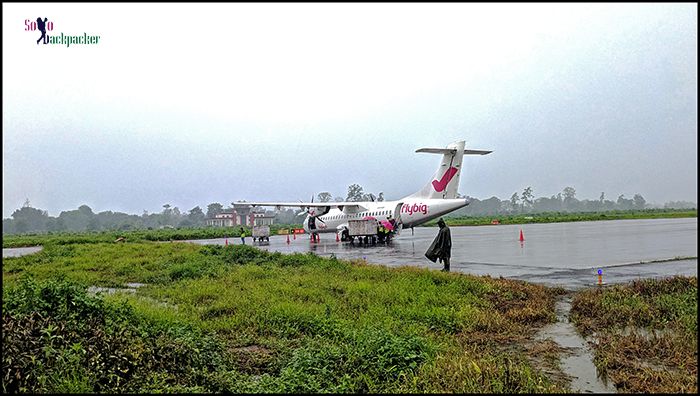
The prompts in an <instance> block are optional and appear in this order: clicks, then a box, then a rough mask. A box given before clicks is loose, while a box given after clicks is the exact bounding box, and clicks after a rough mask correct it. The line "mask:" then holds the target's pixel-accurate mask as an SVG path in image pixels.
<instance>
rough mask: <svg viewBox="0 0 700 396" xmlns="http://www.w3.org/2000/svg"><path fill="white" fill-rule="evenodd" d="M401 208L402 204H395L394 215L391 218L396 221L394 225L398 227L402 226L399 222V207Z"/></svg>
mask: <svg viewBox="0 0 700 396" xmlns="http://www.w3.org/2000/svg"><path fill="white" fill-rule="evenodd" d="M402 206H403V202H399V203H398V204H396V207H395V208H394V214H393V215H392V217H393V218H394V219H395V220H396V225H397V226H399V225H401V224H402V221H401V207H402Z"/></svg>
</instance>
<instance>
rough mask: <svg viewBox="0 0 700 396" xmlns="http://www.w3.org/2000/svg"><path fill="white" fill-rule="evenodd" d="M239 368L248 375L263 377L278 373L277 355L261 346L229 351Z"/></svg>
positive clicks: (249, 346)
mask: <svg viewBox="0 0 700 396" xmlns="http://www.w3.org/2000/svg"><path fill="white" fill-rule="evenodd" d="M229 352H230V353H231V356H232V357H233V359H234V361H235V362H236V365H237V366H238V368H239V369H240V370H241V371H242V372H244V373H247V374H253V375H261V374H264V373H273V372H275V371H276V367H275V361H276V356H275V353H274V352H273V351H272V350H270V349H267V348H265V347H263V346H260V345H248V346H244V347H236V348H231V349H229Z"/></svg>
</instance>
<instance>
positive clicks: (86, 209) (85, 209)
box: [78, 205, 95, 217]
mask: <svg viewBox="0 0 700 396" xmlns="http://www.w3.org/2000/svg"><path fill="white" fill-rule="evenodd" d="M78 211H79V212H80V213H81V214H83V215H85V216H87V217H92V216H94V215H95V213H93V212H92V209H91V208H90V207H89V206H87V205H80V206H78Z"/></svg>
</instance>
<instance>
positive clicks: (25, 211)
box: [12, 205, 49, 232]
mask: <svg viewBox="0 0 700 396" xmlns="http://www.w3.org/2000/svg"><path fill="white" fill-rule="evenodd" d="M12 219H13V220H14V225H15V231H16V232H29V231H46V223H47V221H48V220H49V213H48V212H46V211H45V210H39V209H35V208H32V207H31V206H26V205H25V206H23V207H22V208H21V209H17V210H15V211H14V212H13V213H12ZM20 223H21V224H20ZM20 230H21V231H20Z"/></svg>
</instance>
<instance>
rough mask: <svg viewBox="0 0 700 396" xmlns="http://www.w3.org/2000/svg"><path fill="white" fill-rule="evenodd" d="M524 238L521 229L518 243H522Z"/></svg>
mask: <svg viewBox="0 0 700 396" xmlns="http://www.w3.org/2000/svg"><path fill="white" fill-rule="evenodd" d="M524 240H525V238H524V237H523V229H522V228H521V229H520V242H522V241H524Z"/></svg>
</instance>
